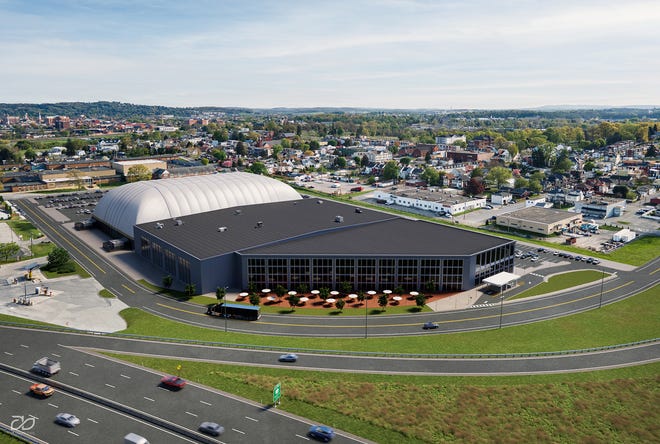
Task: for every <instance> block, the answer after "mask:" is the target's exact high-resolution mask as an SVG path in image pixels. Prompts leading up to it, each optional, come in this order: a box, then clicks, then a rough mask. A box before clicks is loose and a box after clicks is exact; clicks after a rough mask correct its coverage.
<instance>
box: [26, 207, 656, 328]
mask: <svg viewBox="0 0 660 444" xmlns="http://www.w3.org/2000/svg"><path fill="white" fill-rule="evenodd" d="M17 203H18V205H19V207H20V208H21V209H22V210H23V212H24V214H25V215H26V216H27V217H28V218H30V220H31V221H32V222H33V223H34V224H35V225H36V226H37V227H38V228H39V229H40V230H42V231H43V232H44V233H45V234H46V235H47V236H48V237H49V238H50V239H51V240H52V241H53V242H55V243H57V244H58V245H61V246H62V247H64V248H66V249H67V250H68V251H69V252H70V254H71V255H72V256H73V257H74V258H75V259H76V260H77V261H78V262H79V263H80V264H81V265H82V266H83V267H84V268H85V269H86V270H87V271H89V272H90V274H92V276H93V277H94V278H95V279H96V280H97V281H99V282H100V283H101V284H102V285H103V286H104V287H105V288H107V289H110V290H111V291H113V293H115V294H116V295H118V297H119V298H120V299H121V300H122V301H123V302H124V303H126V304H127V305H129V306H132V307H137V308H140V309H143V310H145V311H147V312H149V313H152V314H155V315H158V316H161V317H164V318H168V319H172V320H176V321H179V322H184V323H188V324H191V325H198V326H202V327H206V328H213V329H218V330H222V329H227V330H229V331H235V332H244V333H255V334H268V335H290V336H317V337H323V336H325V337H330V336H332V337H364V336H368V337H374V336H400V335H418V334H421V333H422V330H421V325H422V324H423V323H424V322H427V321H433V322H437V323H438V324H439V325H440V328H439V329H437V330H429V331H426V332H425V334H437V333H444V332H459V331H473V330H484V329H493V328H499V327H506V326H511V325H520V324H525V323H530V322H537V321H542V320H547V319H552V318H557V317H561V316H566V315H570V314H574V313H578V312H582V311H586V310H591V309H594V308H598V307H601V306H603V305H607V304H611V303H613V302H616V301H619V300H621V299H624V298H626V297H629V296H632V295H634V294H636V293H639V292H641V291H644V290H647V289H649V288H652V287H653V286H655V285H657V284H658V282H659V280H660V273H658V271H660V258H656V259H655V260H653V261H651V262H649V263H648V264H646V265H645V266H643V267H640V268H638V269H635V270H633V271H622V270H613V269H607V268H605V267H599V268H596V267H594V266H592V265H587V264H582V263H581V264H579V266H580V267H583V268H592V269H593V268H595V269H598V270H601V269H602V270H603V271H605V272H606V273H607V274H608V275H610V277H608V278H607V279H604V280H603V281H601V282H597V283H594V284H593V285H587V286H584V287H582V288H580V289H576V290H570V291H565V292H560V293H557V294H554V295H551V296H547V297H542V298H531V299H527V300H518V301H507V302H504V301H502V302H501V303H491V304H483V305H484V306H477V307H473V308H469V309H464V310H454V311H448V312H442V313H440V312H436V313H419V314H410V315H395V316H390V315H387V314H386V313H385V314H378V315H373V314H370V313H367V312H366V311H365V316H336V317H316V316H298V315H269V314H264V315H263V316H262V318H261V319H260V320H259V321H256V322H243V321H235V320H228V321H226V322H225V321H224V320H223V319H219V318H212V317H209V316H207V315H206V314H205V313H204V312H205V310H204V307H200V306H199V305H195V304H191V303H186V302H177V301H174V300H172V299H169V298H166V297H164V296H161V295H156V294H154V293H153V292H152V291H150V290H148V289H145V288H144V287H142V286H140V285H138V284H136V283H135V282H134V281H133V280H132V279H131V278H130V277H129V276H128V275H127V274H126V273H124V272H123V270H122V269H121V268H120V267H119V266H117V265H116V264H114V263H112V262H111V261H110V260H108V258H107V256H104V255H103V254H102V253H101V252H100V251H99V250H100V249H99V248H92V247H90V246H89V245H87V244H86V243H85V242H83V241H82V240H81V239H80V238H78V237H77V236H76V235H75V233H73V232H72V231H71V230H70V229H67V228H66V227H64V225H63V224H62V223H60V222H57V221H55V220H53V219H52V218H51V217H50V216H49V215H48V214H47V213H46V212H45V211H44V210H43V209H42V208H41V207H40V206H39V205H38V204H37V203H36V202H35V201H34V200H33V199H29V198H28V199H22V200H20V201H18V202H17ZM69 224H70V222H69ZM575 265H578V264H575ZM550 270H552V271H550ZM562 270H575V266H574V265H558V266H556V267H553V268H552V269H551V268H547V269H544V270H542V271H541V272H539V273H534V276H533V277H530V279H532V278H533V279H536V280H540V279H542V276H543V275H542V273H544V272H545V273H550V272H552V273H555V272H560V271H562ZM370 310H371V309H370Z"/></svg>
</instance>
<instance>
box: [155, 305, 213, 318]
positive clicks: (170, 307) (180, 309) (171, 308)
mask: <svg viewBox="0 0 660 444" xmlns="http://www.w3.org/2000/svg"><path fill="white" fill-rule="evenodd" d="M156 305H159V306H161V307H165V308H169V309H170V310H176V311H182V312H184V313H190V314H194V315H197V316H206V314H202V313H197V312H195V311H190V310H184V309H182V308H176V307H172V306H171V305H165V304H161V303H157V304H156Z"/></svg>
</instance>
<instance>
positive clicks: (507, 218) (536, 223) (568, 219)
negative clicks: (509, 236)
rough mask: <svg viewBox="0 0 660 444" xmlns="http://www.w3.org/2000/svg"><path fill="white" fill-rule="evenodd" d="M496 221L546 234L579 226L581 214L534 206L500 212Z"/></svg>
mask: <svg viewBox="0 0 660 444" xmlns="http://www.w3.org/2000/svg"><path fill="white" fill-rule="evenodd" d="M496 223H497V225H501V226H503V227H510V228H515V229H517V230H522V231H529V232H532V233H536V234H543V235H546V236H548V235H550V234H553V233H561V232H562V231H564V230H570V229H571V228H574V227H579V226H580V225H581V224H582V214H580V213H569V212H567V211H562V210H555V209H553V208H543V207H538V206H534V207H528V208H523V209H522V210H518V211H513V212H511V213H506V214H500V215H499V216H497V221H496Z"/></svg>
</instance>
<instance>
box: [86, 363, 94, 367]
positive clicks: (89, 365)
mask: <svg viewBox="0 0 660 444" xmlns="http://www.w3.org/2000/svg"><path fill="white" fill-rule="evenodd" d="M85 365H86V366H87V367H92V368H94V366H93V365H92V364H88V363H86V362H85Z"/></svg>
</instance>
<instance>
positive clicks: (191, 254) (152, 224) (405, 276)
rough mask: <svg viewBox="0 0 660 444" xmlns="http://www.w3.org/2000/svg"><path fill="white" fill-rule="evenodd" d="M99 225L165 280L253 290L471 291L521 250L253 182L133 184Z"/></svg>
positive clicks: (220, 178)
mask: <svg viewBox="0 0 660 444" xmlns="http://www.w3.org/2000/svg"><path fill="white" fill-rule="evenodd" d="M93 217H94V219H95V220H96V221H97V225H99V226H101V228H102V229H103V230H105V231H106V232H108V233H111V235H112V236H113V237H126V238H127V239H129V241H130V245H132V248H133V249H134V251H135V253H136V254H137V255H139V256H140V257H141V258H142V259H144V260H145V261H148V262H150V263H152V264H154V265H155V266H157V267H159V268H160V269H162V270H163V275H164V276H165V275H171V276H172V277H173V278H175V279H177V280H179V281H181V282H183V283H191V284H194V285H195V288H196V289H197V291H199V292H202V293H208V292H213V291H215V289H216V288H217V287H228V288H231V289H245V288H248V286H249V284H254V285H256V286H257V288H265V287H269V288H274V287H275V286H277V285H278V284H279V285H282V286H284V287H285V288H287V289H296V288H298V286H299V285H300V284H306V285H307V288H309V289H318V288H322V287H327V288H330V289H339V288H340V286H341V285H342V284H343V283H345V282H347V283H349V284H350V285H351V287H352V288H353V289H354V290H366V291H368V290H383V289H393V288H395V287H397V286H402V287H403V288H404V289H406V290H407V291H411V290H424V291H430V288H429V287H431V286H432V287H433V288H434V291H436V292H449V291H460V290H467V289H469V288H472V287H474V286H475V285H478V284H480V283H481V282H482V280H483V279H484V278H487V277H489V276H492V275H494V274H497V273H499V272H502V271H507V272H511V271H513V258H514V249H515V242H514V241H511V240H507V239H501V238H498V237H494V236H489V235H485V234H480V233H475V232H471V231H466V230H461V229H458V228H454V227H450V226H445V225H439V224H433V223H430V222H425V221H420V220H413V219H407V218H403V217H400V216H395V215H391V214H387V213H383V212H378V211H372V210H368V209H364V208H358V207H355V206H352V205H346V204H341V203H336V202H332V201H329V200H324V199H319V198H303V197H302V196H301V195H300V194H298V193H297V192H296V190H295V189H293V188H292V187H290V186H288V185H286V184H284V183H282V182H279V181H277V180H275V179H271V178H268V177H264V176H258V175H253V174H250V173H226V174H214V175H208V176H194V177H186V178H180V179H164V180H157V181H145V182H137V183H132V184H127V185H124V186H122V187H119V188H117V189H114V190H112V191H110V192H108V193H106V195H105V196H104V197H103V198H102V199H101V200H100V202H99V204H98V205H97V207H96V210H95V211H94V216H93Z"/></svg>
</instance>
